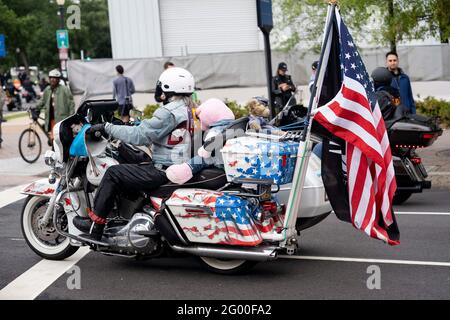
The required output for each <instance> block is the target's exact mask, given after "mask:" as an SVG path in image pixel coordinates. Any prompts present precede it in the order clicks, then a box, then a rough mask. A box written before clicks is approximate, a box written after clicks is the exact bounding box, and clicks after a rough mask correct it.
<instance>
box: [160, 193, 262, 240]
mask: <svg viewBox="0 0 450 320" xmlns="http://www.w3.org/2000/svg"><path fill="white" fill-rule="evenodd" d="M165 204H166V206H167V207H168V208H169V211H170V212H171V213H172V215H173V216H174V217H175V219H176V220H177V222H178V224H179V226H180V227H181V229H182V230H183V232H184V234H185V235H186V237H187V239H188V240H189V241H191V242H195V243H216V244H225V245H237V246H256V245H258V244H260V243H261V242H262V237H261V234H260V232H259V231H258V228H257V226H256V224H255V222H254V220H253V218H252V214H253V211H255V208H256V207H255V206H254V205H252V204H251V203H250V202H249V201H247V200H245V199H242V198H240V197H237V196H234V195H226V194H224V193H222V192H214V191H211V190H203V189H179V190H176V191H175V192H174V193H173V194H172V196H171V197H170V198H169V199H168V200H167V201H166V202H165Z"/></svg>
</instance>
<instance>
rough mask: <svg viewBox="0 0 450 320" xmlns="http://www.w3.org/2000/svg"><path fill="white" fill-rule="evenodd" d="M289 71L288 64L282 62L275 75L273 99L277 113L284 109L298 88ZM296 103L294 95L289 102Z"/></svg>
mask: <svg viewBox="0 0 450 320" xmlns="http://www.w3.org/2000/svg"><path fill="white" fill-rule="evenodd" d="M287 71H288V69H287V64H286V63H284V62H280V64H279V65H278V69H277V75H276V76H275V77H273V83H272V94H273V96H274V99H273V101H274V104H275V110H276V111H277V113H278V112H280V111H281V110H282V109H283V107H284V106H285V105H286V104H287V102H288V101H289V99H291V97H292V96H293V94H294V93H295V90H296V88H295V85H294V83H293V82H292V78H291V76H290V75H288V74H287V73H286V72H287ZM296 103H297V102H296V101H295V98H294V97H292V99H291V102H290V103H289V104H290V105H295V104H296Z"/></svg>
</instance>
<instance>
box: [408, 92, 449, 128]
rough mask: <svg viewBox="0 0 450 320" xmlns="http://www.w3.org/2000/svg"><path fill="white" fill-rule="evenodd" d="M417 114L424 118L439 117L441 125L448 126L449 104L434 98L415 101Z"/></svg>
mask: <svg viewBox="0 0 450 320" xmlns="http://www.w3.org/2000/svg"><path fill="white" fill-rule="evenodd" d="M416 109H417V113H420V114H422V115H425V116H437V117H439V119H440V121H441V123H442V124H443V125H446V126H449V125H450V102H449V101H445V100H442V99H436V98H434V97H427V98H425V99H423V101H416Z"/></svg>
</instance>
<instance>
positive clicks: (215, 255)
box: [21, 101, 331, 273]
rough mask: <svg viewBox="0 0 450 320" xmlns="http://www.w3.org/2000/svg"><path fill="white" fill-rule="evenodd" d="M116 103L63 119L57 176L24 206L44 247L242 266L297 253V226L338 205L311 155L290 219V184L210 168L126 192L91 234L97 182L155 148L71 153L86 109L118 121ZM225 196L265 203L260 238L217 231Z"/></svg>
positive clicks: (101, 144)
mask: <svg viewBox="0 0 450 320" xmlns="http://www.w3.org/2000/svg"><path fill="white" fill-rule="evenodd" d="M116 109H117V103H116V102H115V101H85V102H84V103H83V104H82V105H81V106H80V108H79V109H78V112H77V114H76V115H74V116H72V117H69V118H67V119H65V120H63V121H62V122H60V123H58V124H57V125H56V126H55V129H54V135H55V141H54V148H55V152H51V151H49V152H48V153H47V154H46V157H45V158H46V163H47V164H48V165H50V166H51V167H52V172H51V174H50V177H49V181H46V180H45V179H44V180H40V181H36V182H35V183H33V184H31V185H30V186H28V187H27V188H25V189H24V191H23V193H25V194H27V195H29V197H28V198H27V200H26V202H25V204H24V208H23V211H22V218H21V221H22V230H23V234H24V237H25V239H26V241H27V243H28V245H29V246H30V248H31V249H32V250H33V251H35V252H36V253H37V254H38V255H40V256H42V257H44V258H46V259H54V260H61V259H65V258H67V257H69V256H71V255H72V254H73V253H74V252H75V251H76V250H77V249H78V248H79V247H80V246H81V245H88V246H89V247H90V248H91V249H92V250H94V251H97V252H100V253H102V254H106V255H115V256H124V257H131V258H136V259H142V258H157V257H162V256H168V255H175V256H178V255H180V254H181V255H183V254H184V255H185V254H189V255H193V256H197V257H198V258H199V260H200V261H201V263H202V264H203V265H205V266H206V267H207V268H208V269H210V270H212V271H215V272H219V273H234V272H240V271H244V270H248V269H249V268H250V267H252V266H253V265H254V264H255V263H257V262H259V261H267V260H273V259H276V257H277V255H278V253H280V252H286V253H288V254H293V253H294V252H295V249H296V247H297V239H296V237H295V234H294V235H292V230H295V229H296V230H297V232H299V231H300V230H302V229H305V228H308V227H310V226H312V225H314V224H316V223H318V222H319V221H321V220H322V219H324V218H325V217H326V216H327V215H328V214H329V213H330V211H331V206H330V203H329V202H328V200H327V199H326V195H325V191H324V188H323V184H322V181H321V177H320V160H319V159H318V158H317V157H315V156H311V161H310V164H309V167H308V169H309V170H308V172H307V174H306V182H305V185H304V188H303V192H304V193H303V196H302V199H304V201H302V203H301V207H300V212H297V211H296V212H297V214H296V215H295V216H288V217H287V218H286V219H285V220H284V221H283V217H284V216H283V215H284V210H285V206H284V204H286V203H287V201H288V198H289V194H290V185H282V186H281V187H279V188H278V187H276V186H273V185H272V182H271V181H267V180H265V181H264V180H258V181H254V180H245V179H244V180H236V181H233V182H229V181H228V180H227V177H226V174H225V173H224V171H223V170H220V169H215V168H209V169H205V170H203V171H202V172H200V173H199V174H198V175H196V176H195V177H194V178H193V179H191V180H190V181H189V182H188V183H186V184H185V185H182V186H179V185H174V184H167V185H163V186H161V187H160V188H158V189H157V190H155V191H154V192H150V193H146V194H145V193H138V194H123V195H121V196H120V197H119V198H118V199H116V203H115V208H114V210H113V213H112V214H111V215H110V216H109V217H108V223H107V226H106V228H105V231H104V237H103V238H102V240H101V241H95V240H91V239H89V238H88V237H86V235H83V234H82V233H81V231H79V230H78V229H76V228H75V227H74V226H73V224H72V220H73V218H74V217H75V216H77V215H80V216H87V211H86V209H87V208H92V201H93V196H94V194H95V190H96V187H97V186H98V185H99V183H100V181H101V178H102V176H103V175H104V173H105V172H106V170H107V169H108V168H109V167H110V166H112V165H116V164H119V163H126V162H128V161H130V159H131V161H130V162H133V159H134V160H135V161H136V162H141V161H142V160H145V159H147V160H148V156H147V155H146V154H145V153H143V152H142V151H141V150H139V149H136V148H134V147H132V146H129V145H126V144H121V143H118V142H117V141H108V140H105V139H99V140H89V139H86V147H87V150H88V153H87V156H71V155H70V152H69V148H70V146H71V144H72V141H73V140H74V137H73V134H72V131H71V129H70V128H71V125H73V124H76V123H79V122H80V121H82V122H83V121H85V120H84V119H85V118H86V117H87V118H88V119H89V122H90V123H91V124H95V123H99V122H105V121H109V122H111V121H114V120H113V119H112V117H113V112H114V110H116ZM246 121H247V122H248V119H246V118H243V119H239V120H237V121H236V122H235V123H233V124H232V125H234V126H235V127H240V128H245V127H246ZM242 132H245V131H244V130H242ZM79 134H82V133H81V132H80V133H79ZM291 138H292V139H295V135H294V136H293V137H291ZM221 196H226V197H231V198H232V199H234V200H239V199H242V200H245V201H246V203H251V204H254V205H255V206H256V207H257V208H258V210H259V211H258V212H257V213H258V214H257V216H255V218H254V220H255V221H253V220H252V221H250V222H249V223H250V224H255V223H259V224H260V225H261V226H262V227H263V228H265V229H264V230H266V231H264V232H262V231H261V232H259V231H258V232H255V235H254V236H255V237H256V239H257V240H258V244H257V245H250V244H249V245H246V246H238V245H230V244H229V243H223V241H222V240H220V241H219V240H216V239H215V238H214V236H212V237H211V232H210V231H211V230H212V231H214V230H217V229H214V228H215V227H214V226H216V227H217V225H218V223H220V222H218V221H217V218H215V217H214V210H215V208H214V204H211V199H216V198H217V197H221ZM189 197H190V198H191V200H192V201H190V200H189V199H187V198H189ZM192 197H193V198H192ZM199 199H200V200H199ZM208 199H209V200H208ZM275 199H276V200H275ZM188 200H189V201H188ZM234 200H233V201H234ZM238 202H239V201H238ZM191 218H192V219H194V220H192V219H191ZM252 219H253V218H252ZM288 227H289V228H288ZM211 228H212V229H211ZM238 231H239V230H238ZM288 231H289V232H288ZM239 232H240V231H239ZM208 234H209V236H208ZM225 234H226V232H225ZM243 234H244V236H245V234H246V233H245V232H243ZM225 239H226V238H225Z"/></svg>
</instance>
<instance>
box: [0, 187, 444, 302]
mask: <svg viewBox="0 0 450 320" xmlns="http://www.w3.org/2000/svg"><path fill="white" fill-rule="evenodd" d="M22 205H23V200H22V201H18V202H16V203H14V204H11V205H9V206H7V207H4V208H1V209H0V247H1V248H2V249H1V250H0V261H1V268H0V292H1V289H2V288H4V287H5V286H6V285H7V284H9V283H10V282H11V281H13V280H14V279H16V278H17V277H18V276H20V275H21V274H22V273H24V272H25V271H27V270H28V269H29V268H31V267H32V266H34V265H35V264H36V263H38V262H39V261H41V259H40V258H39V257H38V256H37V255H35V254H34V253H33V252H32V251H31V249H29V248H28V247H27V245H26V242H25V241H24V239H23V236H22V233H21V230H20V212H21V208H22ZM395 209H396V211H398V212H424V213H425V212H450V190H445V189H441V190H431V191H426V192H424V193H423V194H417V195H414V196H413V197H412V198H411V199H410V200H409V201H408V202H407V203H406V204H405V205H402V206H398V207H396V208H395ZM397 220H398V224H399V228H400V232H401V245H399V246H396V247H389V246H387V245H385V244H384V243H382V242H380V241H377V240H374V239H370V238H368V237H367V236H365V235H364V234H362V233H361V232H359V231H357V230H355V229H353V227H352V226H351V225H349V224H347V223H344V222H340V221H338V220H337V219H336V218H335V216H334V215H330V216H329V217H328V218H327V219H325V220H324V221H323V222H322V223H320V224H319V225H317V226H316V227H313V228H311V229H308V230H305V231H304V232H302V234H301V236H300V238H299V241H300V251H299V253H298V254H299V255H302V256H317V257H347V258H368V259H390V260H408V261H413V262H414V261H434V262H447V263H450V250H449V249H450V232H449V231H450V215H430V214H428V215H427V214H419V215H417V214H416V215H410V214H407V215H406V214H399V215H397ZM76 265H77V266H78V267H79V268H80V270H81V289H79V290H78V289H74V290H69V289H68V287H67V281H68V278H69V277H70V275H71V274H68V273H65V274H63V275H62V276H61V277H59V279H58V280H56V281H55V282H54V283H52V284H51V285H50V286H49V287H48V288H47V289H45V290H44V291H43V292H41V293H40V295H39V296H38V297H37V299H42V300H47V299H132V300H136V299H194V300H213V299H227V300H229V299H232V300H241V299H250V300H258V299H267V300H272V299H283V300H284V299H388V300H389V299H450V266H448V264H447V266H428V265H425V266H424V265H417V264H414V263H413V264H411V265H402V264H385V263H373V262H353V261H352V262H336V261H318V260H297V259H279V260H277V261H274V262H266V263H260V264H258V265H256V266H255V268H253V269H252V270H251V271H250V273H248V274H246V275H239V276H223V275H217V274H213V273H210V272H208V271H207V270H205V269H203V268H202V267H201V266H200V264H199V263H198V262H197V260H196V259H195V258H191V257H188V258H165V259H158V260H147V261H135V260H131V259H125V258H120V257H107V256H103V255H101V254H97V253H93V252H91V253H89V254H88V255H87V256H85V257H84V258H83V259H82V260H80V261H78V263H77V264H76ZM371 265H377V266H378V267H379V268H380V271H381V282H380V284H381V289H379V290H378V289H374V290H369V289H368V288H367V284H366V283H367V280H368V278H369V276H370V275H371V274H369V273H368V272H367V269H368V267H369V266H371Z"/></svg>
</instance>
